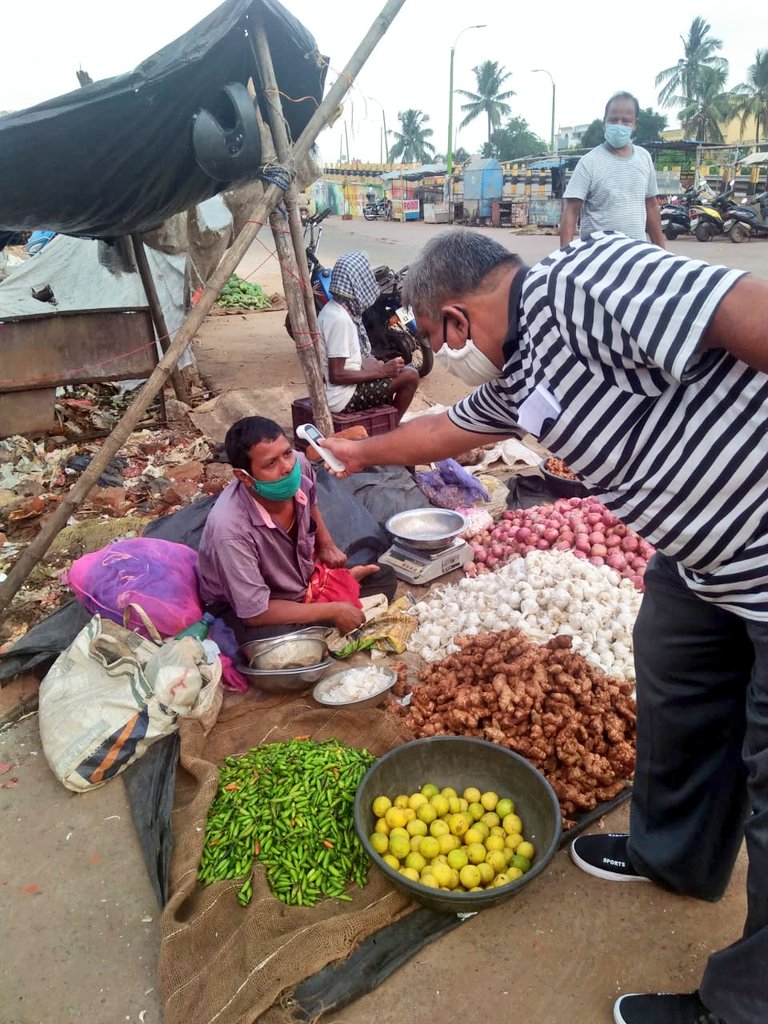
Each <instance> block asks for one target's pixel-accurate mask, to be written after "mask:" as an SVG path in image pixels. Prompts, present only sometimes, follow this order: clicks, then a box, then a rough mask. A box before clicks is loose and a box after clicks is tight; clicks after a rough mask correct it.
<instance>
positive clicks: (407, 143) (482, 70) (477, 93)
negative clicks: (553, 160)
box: [389, 17, 768, 165]
mask: <svg viewBox="0 0 768 1024" xmlns="http://www.w3.org/2000/svg"><path fill="white" fill-rule="evenodd" d="M680 39H681V42H682V44H683V52H682V56H681V57H680V58H679V59H678V61H677V63H675V64H673V65H672V67H669V68H664V70H662V71H660V72H659V73H658V74H657V75H656V77H655V84H656V86H657V87H658V88H659V93H658V103H659V105H660V106H661V107H662V108H670V107H677V108H679V114H678V118H679V121H680V125H681V127H682V128H683V131H684V133H685V137H686V138H691V139H695V140H697V141H699V142H711V143H722V142H723V141H724V135H723V128H724V127H725V126H726V125H728V124H730V123H731V122H732V121H733V120H734V119H738V120H739V122H740V133H741V135H742V137H743V136H744V133H745V131H746V130H747V128H748V127H749V126H750V124H752V125H753V126H754V142H755V143H757V142H759V141H761V139H763V140H765V139H766V138H768V49H758V50H757V51H756V53H755V61H754V63H753V64H751V65H750V66H749V67H748V69H747V74H746V79H745V81H744V82H741V83H740V84H739V85H737V86H735V87H734V88H733V89H730V90H726V88H725V83H726V80H727V78H728V61H727V59H726V58H725V57H723V56H722V54H721V52H720V51H721V50H722V46H723V43H722V40H720V39H717V38H716V37H715V36H713V35H712V29H711V26H710V24H709V23H708V22H707V21H706V20H705V19H704V18H701V17H696V18H694V19H693V21H692V22H691V26H690V28H689V30H688V33H687V35H683V36H681V37H680ZM472 71H473V74H474V76H475V90H474V91H469V90H466V89H456V92H457V93H458V94H459V95H460V96H463V97H464V98H465V99H466V101H467V102H466V103H463V104H462V106H461V110H462V112H463V113H464V115H465V116H464V119H463V120H462V121H461V123H460V124H459V128H460V129H461V128H465V127H466V126H467V125H468V124H471V123H472V122H473V121H475V120H476V119H477V118H479V117H484V118H485V120H486V134H487V137H486V141H485V142H484V144H483V148H482V152H481V155H482V156H484V157H496V159H498V160H515V159H518V158H520V157H523V156H530V155H532V154H535V153H544V152H546V150H547V144H546V142H544V140H543V139H541V138H540V137H539V136H538V135H536V134H535V133H534V132H532V131H531V129H530V127H529V125H528V122H527V121H526V119H525V118H524V117H521V116H519V115H513V114H512V109H511V107H510V104H509V103H508V102H507V101H508V100H510V99H511V98H512V97H513V96H514V95H515V92H514V90H513V89H510V88H508V87H507V86H506V83H507V80H508V79H509V78H511V75H512V73H511V72H510V71H507V70H506V68H504V67H503V66H502V65H501V64H499V62H498V61H491V60H486V61H484V62H483V63H482V64H478V65H477V66H476V67H475V68H473V69H472ZM397 116H398V120H399V122H400V126H399V127H400V130H399V131H393V132H390V133H389V134H390V135H392V137H393V140H394V141H393V143H392V145H391V146H390V148H389V159H390V160H392V161H396V160H400V161H402V162H403V163H429V162H431V161H435V160H440V159H443V156H442V154H437V153H436V152H435V147H434V145H433V143H432V141H431V138H432V136H433V134H434V133H433V131H432V129H431V128H430V127H429V121H430V118H429V114H425V113H424V112H423V111H421V110H417V109H414V108H410V109H408V110H404V111H401V112H400V113H398V115H397ZM666 127H667V116H666V115H665V114H662V113H658V112H655V111H654V110H653V109H652V108H651V107H647V108H645V109H643V110H641V111H640V117H639V118H638V127H637V131H636V133H635V138H636V140H637V142H638V143H640V144H642V143H648V142H657V141H659V140H660V139H661V132H662V131H663V130H664V129H665V128H666ZM602 139H603V121H602V118H595V120H594V121H593V122H592V123H591V124H590V125H589V127H588V128H587V130H586V132H585V133H584V135H583V136H582V139H581V143H580V145H581V148H591V147H593V146H597V145H599V144H600V143H601V142H602ZM747 141H753V140H752V139H751V138H750V139H749V140H747ZM453 159H454V163H455V164H457V165H460V164H462V163H465V162H466V161H467V160H468V159H469V153H467V152H466V150H464V149H462V148H461V147H459V148H458V149H457V150H456V151H455V153H454V155H453Z"/></svg>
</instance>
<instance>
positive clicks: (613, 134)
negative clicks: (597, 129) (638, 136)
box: [603, 124, 634, 149]
mask: <svg viewBox="0 0 768 1024" xmlns="http://www.w3.org/2000/svg"><path fill="white" fill-rule="evenodd" d="M633 131H634V129H633V128H630V126H629V125H628V124H607V125H606V126H605V128H604V129H603V137H604V138H605V141H606V142H607V143H608V145H609V146H610V147H611V149H623V148H624V147H625V146H628V145H629V144H630V142H631V141H632V132H633Z"/></svg>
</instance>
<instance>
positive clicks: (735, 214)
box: [724, 192, 768, 243]
mask: <svg viewBox="0 0 768 1024" xmlns="http://www.w3.org/2000/svg"><path fill="white" fill-rule="evenodd" d="M724 229H725V232H726V234H727V235H728V237H729V238H730V240H731V241H732V242H736V243H738V242H746V241H747V239H748V238H766V237H768V192H761V193H760V194H759V195H756V196H751V197H749V198H747V199H744V200H742V202H741V204H740V205H739V206H734V207H733V209H731V210H729V211H728V217H727V219H726V222H725V228H724Z"/></svg>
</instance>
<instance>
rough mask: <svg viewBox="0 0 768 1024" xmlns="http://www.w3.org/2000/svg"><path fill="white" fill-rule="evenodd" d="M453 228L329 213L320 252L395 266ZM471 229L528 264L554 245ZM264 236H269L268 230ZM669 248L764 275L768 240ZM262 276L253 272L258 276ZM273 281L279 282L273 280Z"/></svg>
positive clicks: (687, 242)
mask: <svg viewBox="0 0 768 1024" xmlns="http://www.w3.org/2000/svg"><path fill="white" fill-rule="evenodd" d="M451 230H453V229H452V228H450V227H448V226H447V225H443V224H424V223H423V222H421V221H413V222H407V223H400V222H399V221H391V222H387V221H374V222H373V223H369V222H368V221H365V220H363V219H362V218H355V219H354V220H350V221H344V220H342V219H341V218H340V217H329V218H328V219H327V220H326V221H325V222H324V224H323V234H322V237H321V240H320V246H319V256H320V259H321V260H322V262H323V263H324V264H326V265H328V266H331V265H332V264H333V262H334V260H336V259H337V258H338V257H339V256H340V255H341V254H342V253H344V252H349V251H350V250H351V249H361V250H363V251H364V252H366V253H367V254H368V257H369V259H370V260H371V262H372V263H373V264H374V265H376V264H378V263H386V264H388V265H390V266H393V267H397V268H399V267H401V266H403V265H404V264H406V263H409V262H410V261H411V260H412V259H413V258H414V256H415V255H416V254H417V253H418V252H419V250H420V249H421V248H422V246H423V245H424V244H425V243H426V242H427V241H428V240H429V239H430V238H432V237H434V235H436V234H439V233H440V232H442V231H451ZM475 230H478V231H481V232H482V233H483V234H487V235H489V236H490V237H491V238H495V239H496V240H497V241H499V242H500V243H501V244H502V245H505V246H507V248H508V249H510V250H511V251H512V252H517V253H519V254H520V256H521V257H522V258H523V260H524V261H525V262H526V263H527V264H529V265H531V264H533V263H535V262H536V261H537V260H540V259H542V258H543V257H544V256H546V255H548V254H549V253H550V252H552V251H553V250H554V249H556V248H557V247H558V239H557V236H556V235H543V234H542V235H525V234H515V233H514V232H513V231H511V230H510V229H509V228H476V229H475ZM264 241H265V242H266V241H268V239H267V237H266V235H265V237H264ZM269 241H271V239H269ZM669 248H670V249H671V250H672V251H674V252H677V253H681V254H682V255H685V256H690V257H693V258H695V259H706V260H708V261H709V262H710V263H720V264H723V265H724V266H727V267H738V268H742V269H744V270H749V271H750V272H751V273H753V274H756V275H757V276H758V277H763V278H765V279H766V280H768V240H765V239H755V240H753V241H750V242H744V243H742V244H741V245H734V244H733V243H732V242H731V241H729V240H728V239H725V240H724V241H719V240H717V239H715V240H713V241H711V242H698V241H696V239H695V238H694V237H693V236H690V237H685V238H679V239H677V241H675V242H672V243H670V244H669ZM264 256H265V252H264V247H263V246H262V244H261V243H260V242H259V241H256V242H255V243H254V244H253V246H252V247H251V250H250V251H249V253H248V255H247V256H246V258H245V260H244V262H243V267H244V268H246V269H250V268H252V267H255V266H256V265H257V264H259V263H262V262H263V260H264ZM273 267H274V261H273ZM262 273H263V272H262ZM260 279H261V278H260V277H259V275H258V274H257V276H256V280H260ZM275 284H277V282H276V281H275Z"/></svg>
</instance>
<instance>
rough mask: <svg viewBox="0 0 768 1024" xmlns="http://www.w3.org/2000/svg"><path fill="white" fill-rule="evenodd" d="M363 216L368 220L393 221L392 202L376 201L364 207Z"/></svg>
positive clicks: (385, 200) (387, 200) (388, 200)
mask: <svg viewBox="0 0 768 1024" xmlns="http://www.w3.org/2000/svg"><path fill="white" fill-rule="evenodd" d="M363 216H364V217H365V219H366V220H392V200H391V199H378V200H376V199H374V200H373V201H371V200H370V198H369V200H368V202H367V203H366V204H365V206H364V207H363Z"/></svg>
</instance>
